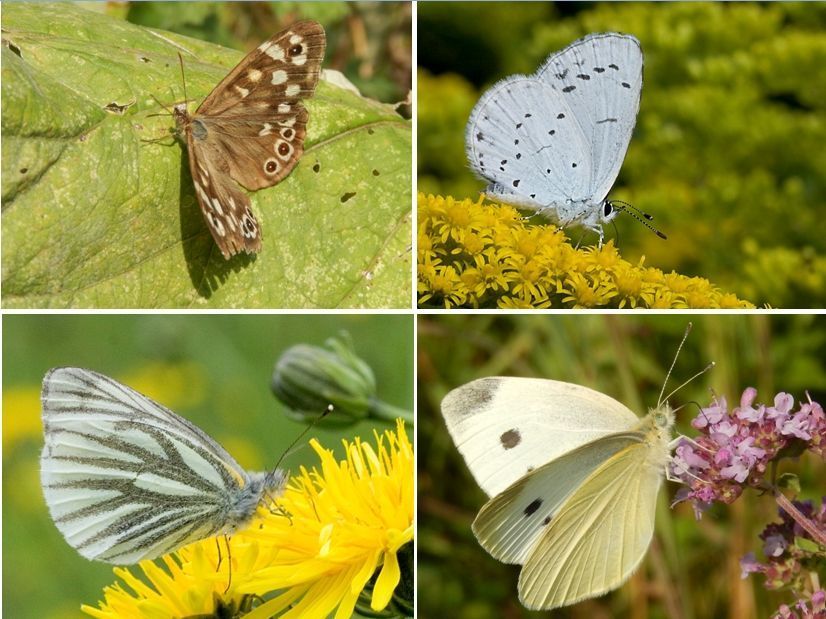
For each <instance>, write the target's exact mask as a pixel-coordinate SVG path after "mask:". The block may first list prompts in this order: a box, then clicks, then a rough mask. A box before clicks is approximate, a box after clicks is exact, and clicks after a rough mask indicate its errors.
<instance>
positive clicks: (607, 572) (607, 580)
mask: <svg viewBox="0 0 826 619" xmlns="http://www.w3.org/2000/svg"><path fill="white" fill-rule="evenodd" d="M602 440H603V441H604V440H605V439H602ZM651 454H652V450H651V446H650V445H649V444H647V443H646V442H637V443H634V444H629V445H628V446H627V447H625V448H624V449H622V450H620V451H618V452H617V453H616V454H614V455H613V456H612V457H610V458H609V459H607V460H606V461H605V462H604V463H603V464H602V466H600V467H599V468H598V469H597V470H596V471H594V472H593V473H592V474H591V475H590V476H589V477H588V478H587V479H586V480H585V481H584V483H582V484H581V485H579V486H578V487H577V488H576V490H575V491H574V492H573V493H572V494H571V495H570V496H569V497H568V499H567V500H566V501H565V503H564V504H563V505H562V506H561V507H560V508H559V510H558V511H557V512H556V514H555V515H554V516H553V517H552V518H551V520H550V522H549V523H548V525H547V526H546V527H545V530H544V531H543V532H542V535H541V536H540V537H539V540H538V541H537V542H536V543H535V545H534V546H533V547H532V549H531V552H530V555H529V557H528V559H527V561H526V562H525V563H524V565H523V567H522V571H521V572H520V574H519V599H520V600H521V601H522V603H523V604H524V605H525V606H526V607H527V608H532V609H539V608H542V609H550V608H556V607H559V606H566V605H569V604H574V603H576V602H578V601H580V600H583V599H587V598H591V597H594V596H597V595H601V594H603V593H606V592H608V591H611V590H612V589H615V588H617V587H619V586H620V585H621V584H622V583H623V582H625V581H626V580H627V579H628V578H629V576H631V574H632V573H633V571H634V570H635V569H636V567H637V566H638V565H639V564H640V562H641V561H642V559H643V557H644V556H645V552H646V550H647V549H648V545H649V543H650V542H651V538H652V536H653V534H654V514H655V512H656V502H657V494H658V492H659V489H660V486H661V485H662V469H661V468H659V467H658V466H652V465H651V463H649V458H650V456H651Z"/></svg>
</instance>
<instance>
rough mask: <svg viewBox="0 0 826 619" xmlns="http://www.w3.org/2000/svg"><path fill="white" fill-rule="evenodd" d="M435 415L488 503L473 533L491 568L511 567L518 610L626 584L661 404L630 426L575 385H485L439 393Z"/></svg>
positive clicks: (658, 462)
mask: <svg viewBox="0 0 826 619" xmlns="http://www.w3.org/2000/svg"><path fill="white" fill-rule="evenodd" d="M442 414H443V416H444V418H445V422H446V423H447V429H448V431H449V432H450V435H451V437H452V438H453V442H454V443H455V444H456V447H457V448H458V450H459V452H460V453H461V454H462V456H463V457H464V459H465V462H466V463H467V466H468V468H469V469H470V471H471V473H472V474H473V476H474V478H475V479H476V481H477V483H478V484H479V486H480V487H481V488H482V490H484V491H485V492H486V493H487V494H488V496H490V497H492V498H491V499H490V501H488V503H486V504H485V505H484V507H482V509H481V511H480V512H479V514H478V515H477V517H476V520H475V521H474V522H473V532H474V533H475V535H476V537H477V539H478V540H479V543H480V544H481V545H482V547H483V548H484V549H485V550H487V551H488V552H489V553H490V554H491V555H492V556H493V557H494V558H496V559H498V560H499V561H502V562H504V563H514V564H519V565H522V571H521V573H520V575H519V599H520V601H521V602H522V603H523V604H524V605H525V606H526V607H527V608H531V609H551V608H557V607H560V606H567V605H569V604H574V603H576V602H579V601H580V600H584V599H586V598H590V597H595V596H598V595H601V594H603V593H606V592H608V591H610V590H612V589H615V588H616V587H618V586H620V585H621V584H622V583H623V582H624V581H625V580H627V579H628V577H629V576H630V575H631V573H632V572H633V571H634V569H635V568H636V567H637V566H638V565H639V564H640V562H641V561H642V558H643V556H644V555H645V551H646V549H647V548H648V544H649V542H650V541H651V537H652V535H653V533H654V513H655V507H656V501H657V493H658V492H659V489H660V486H661V485H662V480H663V473H664V471H665V467H666V464H667V463H668V461H669V458H670V455H669V454H670V440H671V428H672V425H673V423H674V415H673V413H672V411H671V408H670V407H669V406H668V404H665V403H662V402H661V403H660V404H658V406H657V407H656V408H653V409H651V410H650V412H649V413H648V415H647V416H646V417H644V418H639V417H637V416H636V415H635V414H634V413H632V412H631V411H630V410H629V409H628V408H626V407H625V406H623V405H622V404H620V403H619V402H617V401H616V400H614V399H613V398H610V397H608V396H607V395H604V394H602V393H599V392H598V391H594V390H592V389H589V388H587V387H582V386H580V385H574V384H571V383H564V382H559V381H555V380H542V379H535V378H506V377H495V378H482V379H479V380H475V381H473V382H470V383H468V384H466V385H463V386H461V387H459V388H457V389H454V390H453V391H451V392H450V393H448V394H447V396H445V398H444V400H443V401H442Z"/></svg>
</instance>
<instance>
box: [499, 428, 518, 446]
mask: <svg viewBox="0 0 826 619" xmlns="http://www.w3.org/2000/svg"><path fill="white" fill-rule="evenodd" d="M499 442H500V443H502V447H504V448H505V449H513V448H514V447H516V446H517V445H518V444H519V443H521V442H522V435H521V434H520V433H519V430H517V429H516V428H512V429H510V430H508V431H506V432H503V433H502V435H501V436H500V437H499Z"/></svg>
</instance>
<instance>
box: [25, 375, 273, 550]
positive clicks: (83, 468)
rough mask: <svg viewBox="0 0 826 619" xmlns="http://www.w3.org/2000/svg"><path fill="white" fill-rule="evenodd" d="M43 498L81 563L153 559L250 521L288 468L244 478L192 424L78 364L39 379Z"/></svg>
mask: <svg viewBox="0 0 826 619" xmlns="http://www.w3.org/2000/svg"><path fill="white" fill-rule="evenodd" d="M41 399H42V403H43V433H44V437H45V441H46V444H45V446H44V447H43V453H42V455H41V456H40V479H41V484H42V486H43V494H44V496H45V497H46V503H47V505H48V506H49V512H50V513H51V515H52V519H53V520H54V522H55V524H56V525H57V528H58V529H60V532H61V533H62V534H63V537H65V538H66V541H67V542H69V544H70V545H71V546H72V547H74V548H75V549H76V550H77V551H78V552H79V553H80V554H81V555H83V556H84V557H86V558H87V559H95V560H98V561H106V562H107V563H115V564H119V565H126V564H131V563H137V562H138V561H141V560H143V559H153V558H155V557H159V556H161V555H164V554H166V553H168V552H172V551H173V550H176V549H177V548H180V547H181V546H184V545H186V544H189V543H191V542H195V541H197V540H201V539H205V538H207V537H211V536H214V535H220V534H230V533H233V532H234V531H236V530H238V529H241V528H243V527H244V526H245V525H246V524H248V523H249V521H250V520H251V519H252V517H253V515H254V514H255V511H256V509H257V507H258V505H259V503H262V502H269V501H273V500H274V499H275V498H276V497H278V496H279V495H280V494H281V493H282V492H283V489H284V486H285V485H286V482H287V472H286V471H283V470H281V469H274V470H272V471H270V472H267V473H249V472H247V471H245V470H244V469H242V468H241V466H240V465H239V464H238V463H237V462H236V461H235V460H234V459H233V457H232V456H230V455H229V454H228V453H227V452H226V451H225V450H224V448H223V447H221V446H220V445H219V444H218V443H216V442H215V441H214V440H213V439H212V438H210V437H209V436H207V435H206V434H205V433H204V432H203V431H201V430H200V429H199V428H198V427H196V426H194V425H193V424H191V423H190V422H188V421H187V420H186V419H183V418H182V417H179V416H178V415H176V414H175V413H173V412H172V411H170V410H169V409H167V408H165V407H164V406H161V405H160V404H158V403H157V402H154V401H153V400H151V399H149V398H147V397H146V396H144V395H141V394H140V393H138V392H137V391H134V390H133V389H130V388H129V387H126V386H125V385H122V384H120V383H119V382H117V381H115V380H113V379H111V378H108V377H106V376H103V375H102V374H98V373H97V372H92V371H90V370H83V369H80V368H55V369H53V370H50V371H49V373H48V374H46V377H45V378H44V379H43V392H42V395H41Z"/></svg>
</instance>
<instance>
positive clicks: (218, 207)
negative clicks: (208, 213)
mask: <svg viewBox="0 0 826 619" xmlns="http://www.w3.org/2000/svg"><path fill="white" fill-rule="evenodd" d="M212 209H213V210H214V211H215V212H216V213H218V214H219V215H223V214H224V209H222V208H221V203H220V202H218V198H212Z"/></svg>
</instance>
